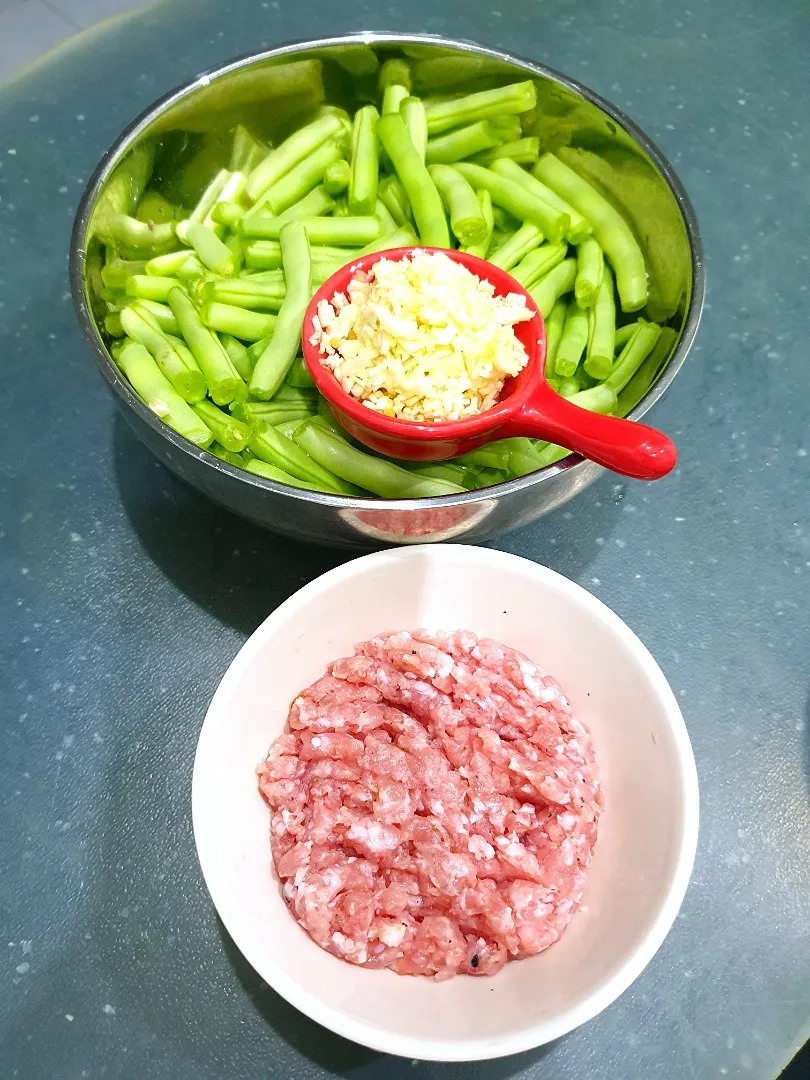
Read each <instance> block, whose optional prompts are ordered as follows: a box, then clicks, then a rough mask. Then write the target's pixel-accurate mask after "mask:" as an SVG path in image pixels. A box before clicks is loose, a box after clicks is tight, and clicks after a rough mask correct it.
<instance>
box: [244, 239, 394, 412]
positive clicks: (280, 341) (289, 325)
mask: <svg viewBox="0 0 810 1080" xmlns="http://www.w3.org/2000/svg"><path fill="white" fill-rule="evenodd" d="M343 220H345V221H351V218H345V219H343ZM375 220H376V219H375ZM280 240H281V256H282V259H283V262H284V276H285V278H286V281H287V293H286V296H285V297H284V303H283V304H282V305H281V309H280V311H279V313H278V322H277V323H276V328H275V330H274V332H273V337H272V339H271V341H270V344H269V345H268V346H267V348H266V349H265V350H264V352H263V353H262V355H261V356H260V357H259V359H258V360H257V361H256V366H255V368H254V369H253V375H252V376H251V379H250V392H251V394H252V395H253V396H254V397H257V398H261V399H264V400H266V399H267V398H271V397H272V396H273V394H274V393H275V392H276V390H278V388H279V386H281V384H282V382H283V381H284V377H285V375H286V374H287V372H288V371H289V370H290V367H291V365H292V362H293V360H294V359H295V357H296V354H297V353H298V349H299V346H300V344H301V329H302V326H303V323H304V314H305V313H306V309H307V307H308V305H309V301H310V297H311V295H312V290H311V284H310V283H311V277H312V262H311V258H310V251H309V241H308V239H307V231H306V229H305V227H304V225H303V223H302V222H300V221H289V222H287V224H286V225H285V226H284V227H283V228H282V230H281V234H280Z"/></svg>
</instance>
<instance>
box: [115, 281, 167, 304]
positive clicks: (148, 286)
mask: <svg viewBox="0 0 810 1080" xmlns="http://www.w3.org/2000/svg"><path fill="white" fill-rule="evenodd" d="M176 288H177V278H173V277H151V276H150V275H148V274H133V275H132V277H130V278H129V280H128V281H127V285H126V293H127V296H135V297H137V298H138V299H139V300H157V301H159V302H161V303H162V302H164V301H165V300H166V298H167V297H168V295H169V292H170V291H171V290H172V289H176Z"/></svg>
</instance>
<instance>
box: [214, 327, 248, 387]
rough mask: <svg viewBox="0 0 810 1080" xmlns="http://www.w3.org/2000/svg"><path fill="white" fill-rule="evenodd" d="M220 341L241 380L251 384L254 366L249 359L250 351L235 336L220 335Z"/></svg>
mask: <svg viewBox="0 0 810 1080" xmlns="http://www.w3.org/2000/svg"><path fill="white" fill-rule="evenodd" d="M219 340H220V341H221V343H222V347H223V349H224V350H225V352H226V353H227V354H228V356H229V357H230V358H231V363H232V364H233V366H234V367H235V368H236V370H237V372H238V374H239V378H240V379H243V380H244V381H245V382H246V383H248V382H250V376H251V375H252V374H253V365H252V364H251V362H250V358H249V357H248V351H247V349H246V348H245V346H244V345H243V344H242V342H241V341H239V339H238V338H235V337H234V336H233V334H220V335H219Z"/></svg>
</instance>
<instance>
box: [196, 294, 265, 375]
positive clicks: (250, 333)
mask: <svg viewBox="0 0 810 1080" xmlns="http://www.w3.org/2000/svg"><path fill="white" fill-rule="evenodd" d="M200 314H201V315H202V321H203V322H204V323H205V325H206V326H207V327H208V328H209V330H216V331H217V332H218V333H221V334H233V336H234V337H235V338H239V339H240V340H241V341H259V340H260V339H261V338H263V337H267V335H268V334H271V333H273V330H274V329H275V326H276V316H275V315H269V314H265V313H263V312H258V311H247V310H246V309H245V308H242V307H237V306H236V305H235V304H222V303H219V302H218V301H216V300H209V301H206V303H204V304H203V306H202V311H201V312H200ZM226 352H227V350H226ZM251 375H252V373H251Z"/></svg>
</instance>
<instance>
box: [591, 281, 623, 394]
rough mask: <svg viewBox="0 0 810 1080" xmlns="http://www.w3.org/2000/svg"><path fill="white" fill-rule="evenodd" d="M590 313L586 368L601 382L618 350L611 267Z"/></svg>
mask: <svg viewBox="0 0 810 1080" xmlns="http://www.w3.org/2000/svg"><path fill="white" fill-rule="evenodd" d="M589 311H590V315H591V331H590V335H589V337H588V349H587V355H586V357H585V364H584V367H585V371H586V373H587V374H588V375H590V376H591V378H593V379H597V380H601V379H604V378H606V377H607V375H608V374H609V373H610V369H611V368H612V367H613V353H614V350H615V348H616V300H615V294H614V290H613V274H612V273H611V272H610V267H609V266H606V267H605V268H604V273H603V275H602V281H601V283H600V285H599V291H598V292H597V294H596V302H595V304H594V305H593V307H592V308H590V309H589ZM617 393H618V391H617Z"/></svg>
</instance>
